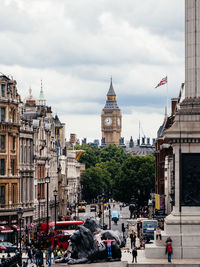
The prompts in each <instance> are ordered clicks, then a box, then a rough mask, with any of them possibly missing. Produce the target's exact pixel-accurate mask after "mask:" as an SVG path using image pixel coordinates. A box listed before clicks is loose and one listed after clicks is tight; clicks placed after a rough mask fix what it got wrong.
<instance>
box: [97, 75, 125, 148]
mask: <svg viewBox="0 0 200 267" xmlns="http://www.w3.org/2000/svg"><path fill="white" fill-rule="evenodd" d="M121 128H122V115H121V112H120V109H119V107H118V105H117V100H116V94H115V91H114V89H113V85H112V78H111V81H110V88H109V90H108V93H107V99H106V104H105V107H104V108H103V109H102V113H101V132H102V143H103V144H104V145H110V144H115V145H117V146H118V145H119V140H120V138H121Z"/></svg>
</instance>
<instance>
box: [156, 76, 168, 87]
mask: <svg viewBox="0 0 200 267" xmlns="http://www.w3.org/2000/svg"><path fill="white" fill-rule="evenodd" d="M166 83H167V76H166V77H165V78H163V79H162V80H161V81H160V82H159V83H158V85H157V86H156V87H155V88H157V87H159V86H161V85H163V84H166Z"/></svg>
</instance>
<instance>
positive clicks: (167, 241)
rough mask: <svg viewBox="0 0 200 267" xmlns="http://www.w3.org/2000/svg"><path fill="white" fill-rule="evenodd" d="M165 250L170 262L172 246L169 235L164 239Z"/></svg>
mask: <svg viewBox="0 0 200 267" xmlns="http://www.w3.org/2000/svg"><path fill="white" fill-rule="evenodd" d="M165 252H166V254H167V255H168V262H172V254H173V248H172V239H171V237H170V236H169V237H168V238H167V240H166V251H165Z"/></svg>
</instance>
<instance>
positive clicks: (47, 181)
mask: <svg viewBox="0 0 200 267" xmlns="http://www.w3.org/2000/svg"><path fill="white" fill-rule="evenodd" d="M49 168H50V166H49V165H46V170H47V176H46V177H45V183H46V184H47V229H46V233H47V235H48V232H49V183H50V177H49Z"/></svg>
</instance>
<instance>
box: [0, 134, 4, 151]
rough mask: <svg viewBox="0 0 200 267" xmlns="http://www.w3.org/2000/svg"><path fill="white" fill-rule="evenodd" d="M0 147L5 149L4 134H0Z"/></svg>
mask: <svg viewBox="0 0 200 267" xmlns="http://www.w3.org/2000/svg"><path fill="white" fill-rule="evenodd" d="M0 148H1V149H5V135H1V136H0Z"/></svg>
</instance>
